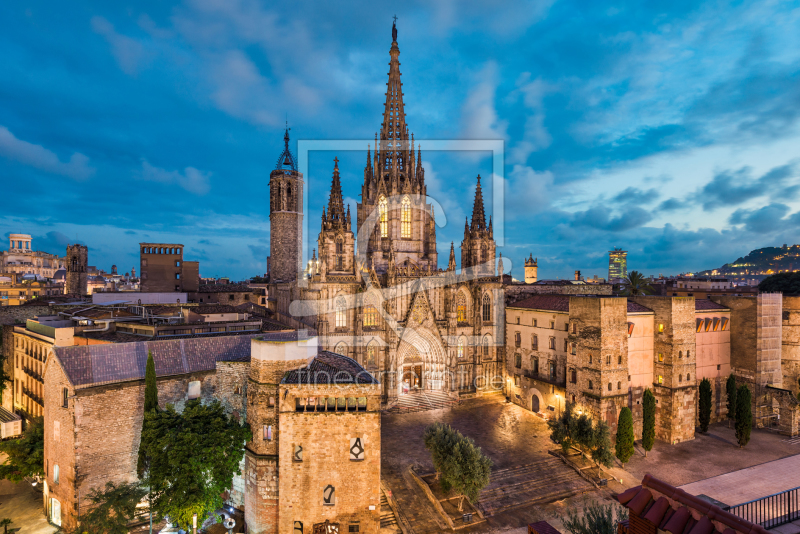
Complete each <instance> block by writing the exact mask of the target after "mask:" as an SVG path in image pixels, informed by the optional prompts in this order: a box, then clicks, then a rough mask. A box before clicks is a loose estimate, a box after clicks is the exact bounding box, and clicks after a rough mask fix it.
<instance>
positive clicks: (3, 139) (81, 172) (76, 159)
mask: <svg viewBox="0 0 800 534" xmlns="http://www.w3.org/2000/svg"><path fill="white" fill-rule="evenodd" d="M0 156H4V157H6V158H8V159H12V160H15V161H18V162H20V163H23V164H25V165H29V166H31V167H34V168H36V169H39V170H42V171H45V172H49V173H53V174H59V175H61V176H67V177H69V178H73V179H75V180H86V179H87V178H89V177H90V176H92V175H93V174H94V172H95V170H94V169H93V168H92V167H89V158H87V157H86V156H84V155H83V154H81V153H80V152H75V153H73V154H72V156H71V157H70V159H69V162H68V163H62V162H61V161H59V159H58V156H57V155H56V154H55V153H53V152H51V151H50V150H48V149H46V148H44V147H43V146H42V145H34V144H33V143H29V142H27V141H23V140H21V139H17V138H16V137H14V134H12V133H11V132H10V131H9V130H8V128H6V127H5V126H0Z"/></svg>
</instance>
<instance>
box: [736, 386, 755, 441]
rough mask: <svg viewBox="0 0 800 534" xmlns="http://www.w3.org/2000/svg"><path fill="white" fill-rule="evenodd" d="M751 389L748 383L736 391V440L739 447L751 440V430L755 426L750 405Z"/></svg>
mask: <svg viewBox="0 0 800 534" xmlns="http://www.w3.org/2000/svg"><path fill="white" fill-rule="evenodd" d="M750 401H751V398H750V389H749V388H748V387H747V386H746V385H742V386H740V387H739V391H737V392H736V441H737V442H738V443H739V448H741V447H744V446H745V445H747V442H748V441H750V430H752V427H753V413H752V411H751V407H750Z"/></svg>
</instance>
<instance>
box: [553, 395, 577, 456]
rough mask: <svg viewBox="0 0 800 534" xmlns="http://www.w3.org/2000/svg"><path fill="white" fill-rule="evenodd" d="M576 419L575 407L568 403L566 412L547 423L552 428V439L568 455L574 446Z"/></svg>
mask: <svg viewBox="0 0 800 534" xmlns="http://www.w3.org/2000/svg"><path fill="white" fill-rule="evenodd" d="M575 422H576V419H575V417H574V407H573V405H572V403H569V402H568V403H567V404H566V406H565V407H564V411H563V412H561V415H559V416H558V417H557V418H555V419H550V420H548V421H547V426H548V427H550V439H551V440H553V442H554V443H557V444H559V445H561V452H563V453H564V455H566V454H567V453H568V452H569V449H570V447H572V446H573V445H574V442H573V440H572V433H573V432H574V426H575Z"/></svg>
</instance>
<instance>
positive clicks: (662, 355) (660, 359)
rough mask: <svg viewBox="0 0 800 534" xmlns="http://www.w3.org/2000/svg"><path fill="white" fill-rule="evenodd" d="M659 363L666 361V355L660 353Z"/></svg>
mask: <svg viewBox="0 0 800 534" xmlns="http://www.w3.org/2000/svg"><path fill="white" fill-rule="evenodd" d="M658 361H660V362H663V361H664V353H662V352H659V353H658Z"/></svg>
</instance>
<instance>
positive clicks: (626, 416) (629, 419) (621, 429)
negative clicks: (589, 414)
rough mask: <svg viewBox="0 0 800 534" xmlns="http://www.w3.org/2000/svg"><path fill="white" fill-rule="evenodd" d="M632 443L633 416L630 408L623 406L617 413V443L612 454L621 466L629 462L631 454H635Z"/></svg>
mask: <svg viewBox="0 0 800 534" xmlns="http://www.w3.org/2000/svg"><path fill="white" fill-rule="evenodd" d="M633 441H634V436H633V414H632V413H631V409H630V408H628V407H627V406H623V407H622V409H621V410H620V411H619V419H617V442H616V447H615V448H614V454H615V455H616V457H617V458H619V461H620V462H622V463H623V464H624V463H626V462H627V461H628V460H630V459H631V456H633V453H634V452H636V451H635V449H634V448H633Z"/></svg>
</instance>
